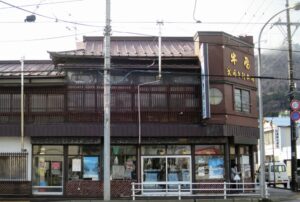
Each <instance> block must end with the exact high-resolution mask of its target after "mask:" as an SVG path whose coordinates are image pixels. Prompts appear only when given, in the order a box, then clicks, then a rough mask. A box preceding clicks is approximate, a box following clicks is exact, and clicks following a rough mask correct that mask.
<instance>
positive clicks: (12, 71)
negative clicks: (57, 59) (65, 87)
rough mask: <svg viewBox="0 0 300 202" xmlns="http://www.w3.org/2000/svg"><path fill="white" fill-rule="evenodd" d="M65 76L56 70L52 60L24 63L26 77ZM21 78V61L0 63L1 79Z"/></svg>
mask: <svg viewBox="0 0 300 202" xmlns="http://www.w3.org/2000/svg"><path fill="white" fill-rule="evenodd" d="M64 75H65V74H64V72H62V71H58V70H56V69H54V65H53V64H52V61H51V60H31V61H26V60H25V61H24V76H25V77H62V76H64ZM20 76H21V62H20V61H17V60H14V61H0V77H10V78H14V77H20Z"/></svg>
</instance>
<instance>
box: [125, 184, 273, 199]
mask: <svg viewBox="0 0 300 202" xmlns="http://www.w3.org/2000/svg"><path fill="white" fill-rule="evenodd" d="M131 186H132V187H131V191H132V200H135V199H136V198H137V197H157V196H164V197H177V198H178V200H181V198H182V197H193V196H194V197H196V196H203V197H223V198H224V199H227V197H230V196H257V197H259V196H261V189H260V187H259V183H245V182H244V183H235V182H220V183H202V182H201V183H186V182H143V183H135V182H133V183H132V184H131ZM268 195H269V194H268V189H267V186H266V196H267V197H268Z"/></svg>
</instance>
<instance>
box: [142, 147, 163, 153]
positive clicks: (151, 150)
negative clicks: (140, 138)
mask: <svg viewBox="0 0 300 202" xmlns="http://www.w3.org/2000/svg"><path fill="white" fill-rule="evenodd" d="M165 154H166V147H165V146H164V145H147V146H143V147H142V155H165Z"/></svg>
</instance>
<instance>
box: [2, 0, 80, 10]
mask: <svg viewBox="0 0 300 202" xmlns="http://www.w3.org/2000/svg"><path fill="white" fill-rule="evenodd" d="M41 1H44V0H41ZM75 1H83V0H68V1H52V2H47V3H39V4H26V5H20V6H19V7H22V8H24V7H32V6H40V5H50V4H62V3H71V2H75ZM10 8H12V7H11V6H7V7H0V10H3V9H10Z"/></svg>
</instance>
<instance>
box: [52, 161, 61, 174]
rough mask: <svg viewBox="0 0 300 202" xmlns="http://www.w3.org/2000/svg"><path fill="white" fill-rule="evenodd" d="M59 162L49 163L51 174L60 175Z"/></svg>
mask: <svg viewBox="0 0 300 202" xmlns="http://www.w3.org/2000/svg"><path fill="white" fill-rule="evenodd" d="M60 169H61V162H51V174H52V175H60V174H61V172H60Z"/></svg>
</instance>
